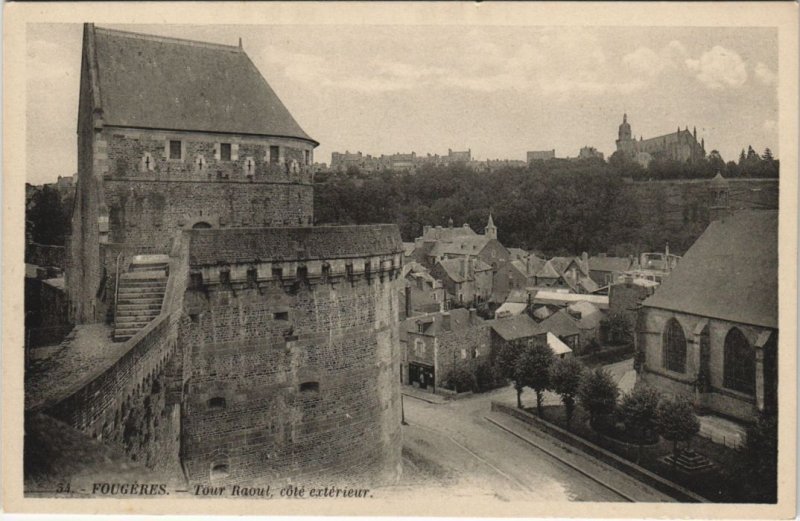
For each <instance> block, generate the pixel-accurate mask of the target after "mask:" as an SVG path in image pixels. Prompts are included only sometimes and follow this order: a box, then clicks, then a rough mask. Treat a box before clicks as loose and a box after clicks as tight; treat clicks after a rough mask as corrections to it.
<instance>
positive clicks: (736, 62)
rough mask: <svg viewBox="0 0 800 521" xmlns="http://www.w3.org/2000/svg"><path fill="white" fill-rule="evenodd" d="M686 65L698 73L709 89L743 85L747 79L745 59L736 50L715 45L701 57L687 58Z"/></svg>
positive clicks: (698, 77) (698, 76) (700, 79)
mask: <svg viewBox="0 0 800 521" xmlns="http://www.w3.org/2000/svg"><path fill="white" fill-rule="evenodd" d="M685 63H686V66H687V67H688V68H689V70H691V71H693V72H696V73H697V76H696V77H697V79H698V80H699V81H700V83H702V84H703V85H705V86H706V87H708V88H709V89H714V90H719V89H723V88H725V87H741V86H742V85H744V83H745V82H746V81H747V69H746V68H745V64H744V61H742V59H741V58H740V57H739V55H738V54H736V52H734V51H732V50H730V49H726V48H725V47H722V46H720V45H715V46H714V47H712V48H711V50H709V51H706V52H704V53H703V54H702V55H701V56H700V58H699V59H697V60H694V59H687V60H686V62H685Z"/></svg>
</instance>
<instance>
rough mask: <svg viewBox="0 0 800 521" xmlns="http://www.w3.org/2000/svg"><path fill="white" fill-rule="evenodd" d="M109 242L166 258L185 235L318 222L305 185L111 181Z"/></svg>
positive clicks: (107, 183) (108, 182) (107, 198)
mask: <svg viewBox="0 0 800 521" xmlns="http://www.w3.org/2000/svg"><path fill="white" fill-rule="evenodd" d="M104 196H105V204H106V205H107V206H108V208H109V240H110V242H111V243H124V244H126V245H127V246H134V247H137V248H138V250H139V253H165V252H167V251H169V245H170V241H171V240H172V238H173V237H174V235H175V233H176V232H178V231H179V230H181V229H185V228H192V226H194V225H196V224H197V223H206V224H207V225H209V226H211V227H213V228H235V227H265V226H304V225H309V224H311V222H312V219H313V210H312V207H313V199H314V197H313V191H312V187H311V185H305V184H300V183H249V182H205V181H198V182H192V181H188V182H177V181H176V182H170V181H156V180H150V181H145V180H126V181H123V180H118V179H114V180H106V181H105V182H104Z"/></svg>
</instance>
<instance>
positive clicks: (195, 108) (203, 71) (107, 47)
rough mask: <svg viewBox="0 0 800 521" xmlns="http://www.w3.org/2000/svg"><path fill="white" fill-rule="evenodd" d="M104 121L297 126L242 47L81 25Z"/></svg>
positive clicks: (201, 127)
mask: <svg viewBox="0 0 800 521" xmlns="http://www.w3.org/2000/svg"><path fill="white" fill-rule="evenodd" d="M88 30H89V31H93V32H94V44H95V53H94V59H95V60H96V62H95V64H96V67H97V71H98V75H97V76H98V84H99V94H100V105H101V106H100V107H99V108H102V114H103V122H104V124H106V125H115V126H122V127H137V128H158V129H169V130H192V131H200V132H225V133H233V134H254V135H267V136H282V137H291V138H298V139H303V140H306V141H310V142H312V143H314V144H315V145H316V144H319V143H317V142H316V141H314V140H313V139H311V138H310V137H309V136H308V134H306V133H305V131H303V129H302V128H300V125H298V124H297V121H295V119H294V118H293V117H292V115H291V114H290V113H289V111H288V110H287V108H286V106H284V104H283V103H282V102H281V100H280V99H279V98H278V95H277V94H276V93H275V91H274V90H272V87H270V85H269V84H268V83H267V81H266V80H265V79H264V77H263V76H262V75H261V73H260V72H259V70H258V69H257V68H256V66H255V65H254V64H253V62H252V61H251V60H250V57H249V56H247V53H245V52H244V50H243V49H241V48H239V47H235V46H228V45H218V44H211V43H204V42H193V41H189V40H180V39H176V38H165V37H160V36H151V35H145V34H138V33H129V32H125V31H116V30H110V29H103V28H96V29H95V28H94V27H93V26H92V25H89V26H88Z"/></svg>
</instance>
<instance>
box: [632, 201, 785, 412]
mask: <svg viewBox="0 0 800 521" xmlns="http://www.w3.org/2000/svg"><path fill="white" fill-rule="evenodd" d="M636 329H637V331H636V336H637V351H638V352H639V357H640V358H641V362H640V366H639V367H638V377H639V380H640V381H641V382H643V383H646V384H647V385H650V386H653V387H655V388H657V389H659V390H661V391H663V392H666V393H669V394H677V395H684V396H686V397H687V398H689V399H692V400H694V401H695V403H696V404H697V406H699V407H702V408H703V409H704V410H706V411H710V412H713V413H716V414H720V415H723V416H727V417H734V418H738V419H740V420H744V421H748V422H749V421H754V420H755V419H756V418H757V417H758V414H759V413H760V412H762V411H775V410H776V407H777V375H778V212H777V211H772V210H748V211H740V212H736V213H734V214H733V215H732V216H729V217H724V218H722V219H720V220H717V221H714V222H712V223H711V224H710V225H709V226H708V228H707V229H706V231H705V232H704V233H703V234H702V235H701V236H700V238H699V239H697V241H696V242H695V243H694V244H693V245H692V247H691V248H689V251H687V252H686V254H685V255H684V257H683V259H682V260H681V262H680V264H678V265H677V266H676V267H675V269H674V271H673V272H672V273H671V274H670V276H669V277H668V278H666V279H665V280H664V281H663V283H662V284H661V286H660V287H659V288H658V289H657V290H656V292H655V293H654V294H653V295H652V296H651V297H649V298H648V299H647V300H645V301H644V303H643V305H642V309H641V311H640V312H639V316H638V323H637V328H636Z"/></svg>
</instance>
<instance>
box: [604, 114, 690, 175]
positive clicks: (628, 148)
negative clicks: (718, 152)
mask: <svg viewBox="0 0 800 521" xmlns="http://www.w3.org/2000/svg"><path fill="white" fill-rule="evenodd" d="M617 151H619V152H622V153H624V154H625V155H626V156H627V157H628V158H629V159H632V160H635V161H637V162H639V163H640V164H641V165H642V166H647V165H648V164H649V163H650V161H651V160H653V159H656V158H659V159H672V160H674V161H689V162H692V161H697V160H699V159H702V158H704V157H705V155H706V150H705V140H704V139H701V140H700V142H699V143H698V142H697V128H696V127H695V129H694V132H690V131H689V127H688V126H687V127H686V129H685V130H681V129H680V127H678V130H677V131H676V132H675V133H674V134H664V135H663V136H657V137H654V138H650V139H642V137H641V136H640V137H639V139H638V141H637V140H636V138H634V137H633V136H632V135H631V125H630V123H628V115H627V114H624V115H623V116H622V124H621V125H620V126H619V135H618V139H617Z"/></svg>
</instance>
